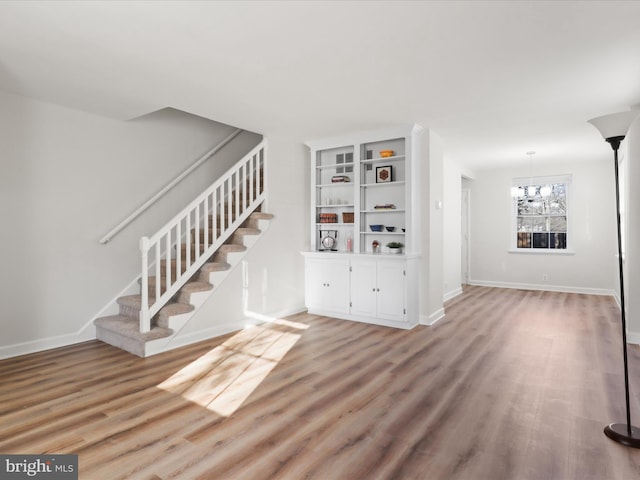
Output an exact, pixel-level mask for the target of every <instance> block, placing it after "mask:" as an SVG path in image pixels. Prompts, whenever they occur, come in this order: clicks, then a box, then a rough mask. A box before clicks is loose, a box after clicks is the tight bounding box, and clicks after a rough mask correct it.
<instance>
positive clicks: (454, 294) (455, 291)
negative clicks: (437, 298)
mask: <svg viewBox="0 0 640 480" xmlns="http://www.w3.org/2000/svg"><path fill="white" fill-rule="evenodd" d="M458 295H462V287H461V286H459V287H458V288H454V289H453V290H451V291H449V292H447V293H445V294H444V295H442V302H443V303H444V302H446V301H448V300H451V299H452V298H455V297H457V296H458Z"/></svg>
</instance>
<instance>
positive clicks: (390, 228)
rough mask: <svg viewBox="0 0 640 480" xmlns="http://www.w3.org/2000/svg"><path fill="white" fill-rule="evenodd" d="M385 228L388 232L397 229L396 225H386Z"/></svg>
mask: <svg viewBox="0 0 640 480" xmlns="http://www.w3.org/2000/svg"><path fill="white" fill-rule="evenodd" d="M384 228H386V229H387V232H393V231H394V230H395V229H396V227H384Z"/></svg>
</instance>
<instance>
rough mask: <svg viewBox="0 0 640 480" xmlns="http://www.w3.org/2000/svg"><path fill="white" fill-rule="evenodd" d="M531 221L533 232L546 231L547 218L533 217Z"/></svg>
mask: <svg viewBox="0 0 640 480" xmlns="http://www.w3.org/2000/svg"><path fill="white" fill-rule="evenodd" d="M531 220H532V225H533V231H534V232H546V231H547V217H533V218H532V219H531Z"/></svg>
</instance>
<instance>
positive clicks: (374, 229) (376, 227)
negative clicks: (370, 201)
mask: <svg viewBox="0 0 640 480" xmlns="http://www.w3.org/2000/svg"><path fill="white" fill-rule="evenodd" d="M369 228H370V229H371V231H372V232H381V231H382V229H383V228H384V225H369Z"/></svg>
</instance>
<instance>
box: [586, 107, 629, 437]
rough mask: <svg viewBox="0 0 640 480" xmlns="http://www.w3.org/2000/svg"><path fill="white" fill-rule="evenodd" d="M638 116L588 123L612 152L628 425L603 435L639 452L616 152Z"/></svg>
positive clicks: (612, 427)
mask: <svg viewBox="0 0 640 480" xmlns="http://www.w3.org/2000/svg"><path fill="white" fill-rule="evenodd" d="M638 113H640V112H622V113H615V114H612V115H605V116H603V117H598V118H594V119H592V120H589V123H591V124H592V125H593V126H595V127H596V128H597V129H598V130H599V131H600V133H601V134H602V136H603V137H604V139H605V141H606V142H607V143H609V144H610V145H611V148H612V149H613V162H614V173H615V181H616V223H617V227H618V273H619V275H620V317H621V327H622V355H623V359H624V393H625V402H626V403H625V404H626V407H627V423H626V424H623V423H611V424H609V425H607V426H606V427H604V434H605V435H606V436H607V437H609V438H610V439H611V440H614V441H615V442H618V443H620V444H622V445H625V446H627V447H633V448H640V428H637V427H634V426H633V425H632V424H631V409H630V404H629V364H628V359H627V321H626V309H625V303H624V270H623V267H624V265H623V260H622V228H621V219H620V176H619V173H618V149H619V148H620V142H622V140H624V137H625V136H626V134H627V131H628V130H629V127H630V126H631V123H633V121H634V120H635V118H636V117H637V116H638Z"/></svg>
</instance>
